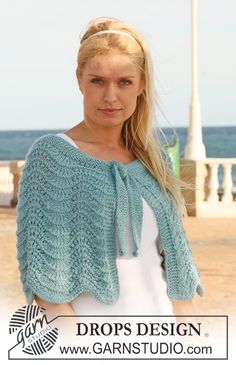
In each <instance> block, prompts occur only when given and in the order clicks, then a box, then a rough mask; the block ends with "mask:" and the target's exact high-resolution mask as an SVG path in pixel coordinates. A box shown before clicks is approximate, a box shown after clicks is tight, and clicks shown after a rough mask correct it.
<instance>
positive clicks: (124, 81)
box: [120, 79, 132, 85]
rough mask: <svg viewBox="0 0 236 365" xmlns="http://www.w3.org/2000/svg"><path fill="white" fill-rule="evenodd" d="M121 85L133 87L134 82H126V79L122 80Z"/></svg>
mask: <svg viewBox="0 0 236 365" xmlns="http://www.w3.org/2000/svg"><path fill="white" fill-rule="evenodd" d="M120 83H121V85H131V84H132V81H130V80H126V79H122V80H120Z"/></svg>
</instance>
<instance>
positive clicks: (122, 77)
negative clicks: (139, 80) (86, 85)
mask: <svg viewBox="0 0 236 365" xmlns="http://www.w3.org/2000/svg"><path fill="white" fill-rule="evenodd" d="M88 76H93V77H98V78H101V79H105V78H106V77H104V76H101V75H94V74H88ZM120 79H135V76H132V75H130V76H121V77H120Z"/></svg>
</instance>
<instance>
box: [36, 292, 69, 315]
mask: <svg viewBox="0 0 236 365" xmlns="http://www.w3.org/2000/svg"><path fill="white" fill-rule="evenodd" d="M35 301H36V303H37V304H38V305H39V306H40V307H42V308H45V309H46V310H47V318H48V319H50V320H51V319H53V318H55V317H57V316H59V315H75V312H74V310H73V308H72V306H71V305H70V304H69V303H64V304H54V303H49V302H47V301H46V300H44V299H42V298H40V297H38V296H35Z"/></svg>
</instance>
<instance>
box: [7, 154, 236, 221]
mask: <svg viewBox="0 0 236 365" xmlns="http://www.w3.org/2000/svg"><path fill="white" fill-rule="evenodd" d="M24 163H25V161H24V160H17V161H0V206H16V204H17V196H18V189H19V179H20V176H21V172H22V168H23V166H24ZM233 166H234V168H236V158H206V159H204V160H199V161H194V160H181V161H180V176H181V179H182V180H184V181H185V182H187V183H192V184H193V185H194V188H192V189H191V188H190V189H186V190H184V191H183V195H184V197H185V200H186V204H187V211H188V215H190V216H202V217H220V216H221V217H227V216H228V217H231V216H236V186H234V184H235V185H236V181H235V182H234V181H233V178H232V167H233Z"/></svg>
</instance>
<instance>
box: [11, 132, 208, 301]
mask: <svg viewBox="0 0 236 365" xmlns="http://www.w3.org/2000/svg"><path fill="white" fill-rule="evenodd" d="M141 196H143V198H144V199H146V200H147V202H148V203H149V204H150V206H151V208H152V209H153V211H154V214H155V216H156V219H157V224H158V226H159V234H160V238H161V241H162V245H163V249H164V253H165V258H166V278H167V287H168V292H167V294H168V296H169V298H170V299H177V300H187V299H190V298H192V297H193V295H194V294H195V292H196V291H197V293H198V294H199V295H201V296H202V295H203V287H202V284H201V281H200V276H199V272H198V269H197V267H196V265H195V262H194V260H193V256H192V252H191V249H190V246H189V242H188V240H187V238H186V234H185V231H184V227H183V224H182V219H181V217H180V215H179V213H178V212H177V210H176V206H175V204H174V201H173V199H172V198H170V197H169V196H168V195H167V194H166V193H165V192H164V191H163V190H162V189H161V188H160V185H159V184H158V182H157V180H156V179H155V178H154V177H153V175H152V174H150V172H149V171H148V169H147V168H146V167H145V166H144V165H143V164H142V163H141V162H140V161H139V160H138V159H136V160H134V161H132V162H131V163H129V164H123V163H120V162H118V161H105V160H99V159H96V158H95V157H92V156H90V155H88V154H86V153H84V152H83V151H81V150H79V149H77V148H75V147H74V146H72V145H71V144H69V143H68V142H66V141H65V140H63V139H62V138H60V137H59V136H56V135H54V134H47V135H44V136H42V137H40V138H38V139H37V140H36V141H35V142H34V143H33V145H32V146H31V148H30V149H29V151H28V153H27V155H26V161H25V165H24V168H23V173H22V176H21V179H20V186H19V196H18V198H19V199H18V205H17V231H16V234H17V258H18V260H19V268H20V272H21V280H22V283H23V290H24V293H25V296H26V300H27V303H28V304H31V303H32V302H33V300H34V295H35V294H37V295H38V296H40V297H42V298H44V299H45V300H47V301H49V302H52V303H66V302H70V301H72V300H73V299H74V298H75V297H77V296H78V295H79V294H80V293H81V292H83V291H86V292H89V293H90V294H92V295H94V296H95V297H96V298H97V299H98V300H100V301H102V302H104V303H107V304H109V303H114V302H116V301H117V299H118V297H119V281H118V273H117V269H116V255H117V252H116V244H115V236H117V238H118V243H119V245H118V247H119V253H120V254H121V255H123V254H125V243H126V242H125V241H126V222H127V214H129V213H130V220H131V226H132V233H133V237H134V252H133V254H134V256H137V255H139V251H140V236H141V228H142V214H143V210H142V200H141ZM134 259H135V258H134ZM127 275H128V273H127ZM137 290H138V283H137Z"/></svg>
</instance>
